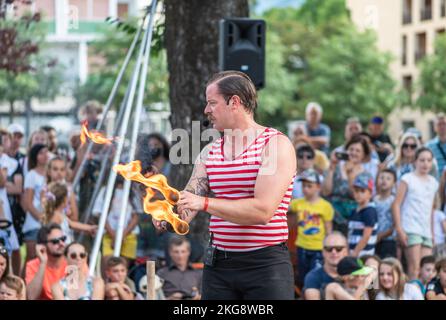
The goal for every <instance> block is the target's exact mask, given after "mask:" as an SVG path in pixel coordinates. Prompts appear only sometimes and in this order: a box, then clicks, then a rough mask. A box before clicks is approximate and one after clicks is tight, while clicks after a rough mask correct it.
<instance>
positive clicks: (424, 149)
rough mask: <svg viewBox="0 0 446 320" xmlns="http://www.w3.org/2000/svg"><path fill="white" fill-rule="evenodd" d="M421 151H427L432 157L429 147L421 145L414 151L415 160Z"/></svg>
mask: <svg viewBox="0 0 446 320" xmlns="http://www.w3.org/2000/svg"><path fill="white" fill-rule="evenodd" d="M423 152H429V153H430V154H431V156H432V158H433V157H434V153H433V152H432V150H431V149H429V148H428V147H421V148H418V149H417V151H416V152H415V161H416V160H418V158H419V157H420V155H421V154H422V153H423Z"/></svg>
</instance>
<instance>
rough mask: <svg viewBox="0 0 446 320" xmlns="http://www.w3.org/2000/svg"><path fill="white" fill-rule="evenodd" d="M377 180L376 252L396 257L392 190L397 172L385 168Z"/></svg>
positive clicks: (385, 256) (379, 254) (382, 257)
mask: <svg viewBox="0 0 446 320" xmlns="http://www.w3.org/2000/svg"><path fill="white" fill-rule="evenodd" d="M376 180H377V186H376V191H377V195H376V196H375V197H374V198H373V202H374V203H375V208H376V211H377V213H378V235H377V240H376V254H377V255H378V256H379V257H380V258H381V259H384V258H387V257H396V239H395V238H396V235H395V232H394V230H395V229H394V227H393V218H392V203H393V201H394V200H395V196H394V195H393V194H392V190H393V188H394V186H395V183H396V173H395V171H393V170H391V169H384V170H382V171H381V172H379V173H378V177H377V179H376Z"/></svg>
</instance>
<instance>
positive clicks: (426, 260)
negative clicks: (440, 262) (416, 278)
mask: <svg viewBox="0 0 446 320" xmlns="http://www.w3.org/2000/svg"><path fill="white" fill-rule="evenodd" d="M429 263H431V264H435V257H434V256H432V255H430V256H424V257H423V258H421V260H420V268H422V267H423V266H424V265H425V264H429Z"/></svg>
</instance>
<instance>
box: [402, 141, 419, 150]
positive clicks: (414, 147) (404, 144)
mask: <svg viewBox="0 0 446 320" xmlns="http://www.w3.org/2000/svg"><path fill="white" fill-rule="evenodd" d="M402 148H403V149H407V148H410V149H412V150H415V149H416V148H417V145H416V144H411V143H403V146H402Z"/></svg>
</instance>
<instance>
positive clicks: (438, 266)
mask: <svg viewBox="0 0 446 320" xmlns="http://www.w3.org/2000/svg"><path fill="white" fill-rule="evenodd" d="M444 267H446V258H442V259H440V260H438V261H437V263H436V264H435V270H437V273H439V272H440V270H441V269H443V268H444Z"/></svg>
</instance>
